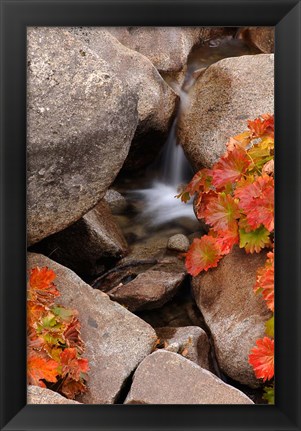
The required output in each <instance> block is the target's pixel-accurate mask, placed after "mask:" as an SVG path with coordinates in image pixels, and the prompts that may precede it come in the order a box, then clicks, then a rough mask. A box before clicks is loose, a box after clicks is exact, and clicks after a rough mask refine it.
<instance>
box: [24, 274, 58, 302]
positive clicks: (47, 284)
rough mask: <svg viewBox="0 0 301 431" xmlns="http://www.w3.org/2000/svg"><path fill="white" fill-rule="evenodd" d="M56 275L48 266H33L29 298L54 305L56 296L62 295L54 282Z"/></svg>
mask: <svg viewBox="0 0 301 431" xmlns="http://www.w3.org/2000/svg"><path fill="white" fill-rule="evenodd" d="M55 277H56V275H55V273H54V272H53V271H52V270H51V269H48V268H47V267H43V268H39V267H36V268H33V269H32V270H31V273H30V277H29V292H28V296H29V299H31V300H37V301H39V302H41V303H43V304H47V305H52V304H53V299H54V297H56V296H59V295H60V294H59V291H58V290H57V288H56V286H55V285H54V284H53V280H54V279H55Z"/></svg>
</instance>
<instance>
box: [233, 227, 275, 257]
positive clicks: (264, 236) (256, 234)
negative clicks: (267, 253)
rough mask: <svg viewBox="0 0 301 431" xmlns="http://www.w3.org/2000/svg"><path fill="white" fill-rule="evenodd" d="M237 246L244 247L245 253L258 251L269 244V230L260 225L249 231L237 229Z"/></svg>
mask: <svg viewBox="0 0 301 431" xmlns="http://www.w3.org/2000/svg"><path fill="white" fill-rule="evenodd" d="M239 237H240V241H239V247H240V248H245V250H246V252H247V253H254V252H256V253H259V252H260V250H261V249H263V248H265V247H266V246H268V245H270V232H269V231H268V230H267V229H266V228H265V227H264V226H261V227H259V228H258V229H256V230H253V231H251V232H246V231H245V230H244V229H239Z"/></svg>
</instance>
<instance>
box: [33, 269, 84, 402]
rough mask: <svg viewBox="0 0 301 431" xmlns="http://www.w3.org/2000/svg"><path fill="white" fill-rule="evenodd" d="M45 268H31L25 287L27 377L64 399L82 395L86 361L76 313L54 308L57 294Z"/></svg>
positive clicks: (48, 271) (49, 274) (49, 273)
mask: <svg viewBox="0 0 301 431" xmlns="http://www.w3.org/2000/svg"><path fill="white" fill-rule="evenodd" d="M55 277H56V275H55V273H54V272H53V271H52V270H51V269H48V268H47V267H43V268H39V267H36V268H33V269H31V272H30V277H29V281H28V287H27V340H28V343H27V377H28V383H29V384H30V385H36V386H41V387H49V388H51V389H53V390H56V391H57V392H60V393H61V394H63V395H65V396H66V397H67V398H71V399H73V398H74V397H75V396H76V395H79V394H81V393H84V392H85V391H86V385H85V380H86V378H87V374H86V373H87V372H88V369H89V367H88V360H87V359H84V358H82V357H81V355H82V353H83V352H84V343H83V341H82V339H81V338H80V323H79V320H78V313H77V311H76V310H71V309H67V308H65V307H63V306H60V305H56V304H55V299H56V298H57V297H59V296H60V293H59V291H58V289H57V288H56V286H55V285H54V283H53V281H54V279H55Z"/></svg>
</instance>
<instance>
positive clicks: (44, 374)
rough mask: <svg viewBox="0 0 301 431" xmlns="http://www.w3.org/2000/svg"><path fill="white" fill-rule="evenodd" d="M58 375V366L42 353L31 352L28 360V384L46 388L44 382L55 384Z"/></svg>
mask: <svg viewBox="0 0 301 431" xmlns="http://www.w3.org/2000/svg"><path fill="white" fill-rule="evenodd" d="M57 375H58V364H57V362H55V361H54V360H53V359H50V358H48V357H47V356H46V355H43V354H42V353H36V352H33V351H32V352H31V353H30V354H29V355H28V358H27V376H28V384H30V385H36V386H41V387H42V388H44V387H46V386H45V383H44V382H42V380H46V381H47V382H51V383H55V382H56V381H57Z"/></svg>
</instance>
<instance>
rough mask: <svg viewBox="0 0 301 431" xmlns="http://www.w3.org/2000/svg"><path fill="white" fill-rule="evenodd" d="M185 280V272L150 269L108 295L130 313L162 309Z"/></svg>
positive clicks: (120, 285)
mask: <svg viewBox="0 0 301 431" xmlns="http://www.w3.org/2000/svg"><path fill="white" fill-rule="evenodd" d="M184 278H185V272H178V273H177V272H164V271H160V270H158V271H154V270H152V269H149V270H148V271H145V272H142V273H141V274H139V275H138V276H137V277H136V278H135V279H134V280H133V281H130V282H128V283H126V284H122V283H120V284H119V285H118V286H116V287H115V288H113V289H112V290H110V291H109V292H108V295H109V296H110V297H111V298H112V299H114V300H115V301H118V302H119V303H120V304H122V305H124V306H125V307H126V308H128V309H129V310H130V311H137V310H149V309H152V308H160V307H161V306H162V305H163V304H165V303H166V302H167V301H169V300H170V299H171V298H172V297H173V296H174V295H175V294H176V292H177V291H178V289H179V287H180V285H181V283H182V282H183V280H184Z"/></svg>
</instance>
